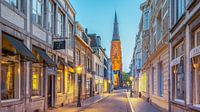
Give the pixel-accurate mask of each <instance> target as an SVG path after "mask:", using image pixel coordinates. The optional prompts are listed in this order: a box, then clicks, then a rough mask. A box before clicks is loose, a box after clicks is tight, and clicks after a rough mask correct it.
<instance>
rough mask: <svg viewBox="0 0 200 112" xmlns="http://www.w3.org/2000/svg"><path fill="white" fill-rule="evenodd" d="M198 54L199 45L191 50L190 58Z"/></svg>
mask: <svg viewBox="0 0 200 112" xmlns="http://www.w3.org/2000/svg"><path fill="white" fill-rule="evenodd" d="M198 55H200V46H197V47H195V48H193V49H192V50H191V51H190V58H193V57H195V56H198Z"/></svg>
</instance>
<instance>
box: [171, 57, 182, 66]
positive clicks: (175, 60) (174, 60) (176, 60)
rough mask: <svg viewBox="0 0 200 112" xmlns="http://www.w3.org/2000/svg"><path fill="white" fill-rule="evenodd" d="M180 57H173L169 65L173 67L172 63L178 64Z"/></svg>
mask: <svg viewBox="0 0 200 112" xmlns="http://www.w3.org/2000/svg"><path fill="white" fill-rule="evenodd" d="M181 57H182V56H180V57H178V58H175V59H173V60H172V61H171V67H173V66H174V65H178V64H179V63H180V62H181Z"/></svg>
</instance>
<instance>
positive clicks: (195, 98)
mask: <svg viewBox="0 0 200 112" xmlns="http://www.w3.org/2000/svg"><path fill="white" fill-rule="evenodd" d="M198 33H200V28H198V29H197V30H196V31H195V35H194V36H195V37H194V39H195V47H198V46H200V45H198V42H197V39H198V37H197V36H198ZM199 39H200V37H199ZM193 58H199V59H200V56H196V57H193ZM199 59H198V60H199ZM198 64H200V62H199V63H198ZM191 68H192V71H193V72H192V79H193V81H192V85H193V89H192V92H193V94H192V96H193V101H192V104H193V105H194V106H200V96H198V94H199V91H200V89H199V88H197V87H198V84H199V83H200V76H198V75H200V74H199V73H200V68H199V67H198V68H193V67H191ZM198 78H199V79H198Z"/></svg>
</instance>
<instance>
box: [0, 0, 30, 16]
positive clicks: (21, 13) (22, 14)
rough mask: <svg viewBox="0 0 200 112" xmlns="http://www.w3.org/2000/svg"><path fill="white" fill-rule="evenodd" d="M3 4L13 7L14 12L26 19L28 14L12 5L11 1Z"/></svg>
mask: <svg viewBox="0 0 200 112" xmlns="http://www.w3.org/2000/svg"><path fill="white" fill-rule="evenodd" d="M2 4H3V5H5V6H6V7H8V8H9V9H11V10H12V11H13V12H15V13H16V14H17V15H19V16H21V17H22V18H24V19H26V15H25V14H24V13H23V12H22V11H20V10H19V9H18V8H16V7H15V6H12V5H10V4H9V3H7V2H6V1H5V2H3V3H2Z"/></svg>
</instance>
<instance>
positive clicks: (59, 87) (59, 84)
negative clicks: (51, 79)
mask: <svg viewBox="0 0 200 112" xmlns="http://www.w3.org/2000/svg"><path fill="white" fill-rule="evenodd" d="M63 76H64V65H63V64H62V63H60V64H59V66H58V70H57V92H58V93H61V92H62V83H63V81H64V80H63Z"/></svg>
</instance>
